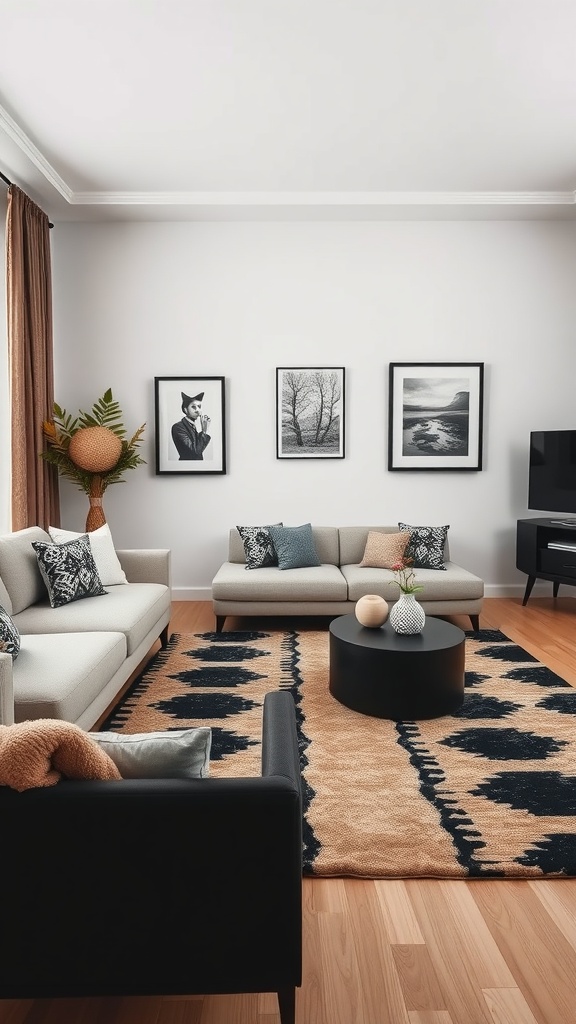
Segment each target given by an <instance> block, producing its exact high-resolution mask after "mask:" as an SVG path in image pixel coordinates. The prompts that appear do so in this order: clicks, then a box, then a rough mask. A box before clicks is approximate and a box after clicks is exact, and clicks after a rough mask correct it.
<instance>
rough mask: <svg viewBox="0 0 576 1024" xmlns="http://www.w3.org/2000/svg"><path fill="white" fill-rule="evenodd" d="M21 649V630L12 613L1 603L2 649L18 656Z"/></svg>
mask: <svg viewBox="0 0 576 1024" xmlns="http://www.w3.org/2000/svg"><path fill="white" fill-rule="evenodd" d="M19 650H20V631H19V629H18V626H17V625H16V624H15V623H14V622H13V621H12V619H11V617H10V615H8V612H7V611H6V609H5V608H3V607H2V605H1V604H0V651H2V652H3V653H4V654H11V655H12V657H13V658H17V657H18V652H19Z"/></svg>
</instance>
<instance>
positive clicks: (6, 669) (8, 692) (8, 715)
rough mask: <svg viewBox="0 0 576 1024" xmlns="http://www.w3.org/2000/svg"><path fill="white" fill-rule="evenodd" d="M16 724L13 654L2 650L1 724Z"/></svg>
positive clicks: (0, 682) (0, 679)
mask: <svg viewBox="0 0 576 1024" xmlns="http://www.w3.org/2000/svg"><path fill="white" fill-rule="evenodd" d="M13 724H14V687H13V683H12V655H11V654H5V653H4V652H3V651H0V725H13Z"/></svg>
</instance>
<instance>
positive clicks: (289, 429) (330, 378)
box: [276, 366, 345, 459]
mask: <svg viewBox="0 0 576 1024" xmlns="http://www.w3.org/2000/svg"><path fill="white" fill-rule="evenodd" d="M344 377H345V372H344V367H343V366H299V367H286V366H281V367H278V368H277V370H276V458H278V459H343V458H344Z"/></svg>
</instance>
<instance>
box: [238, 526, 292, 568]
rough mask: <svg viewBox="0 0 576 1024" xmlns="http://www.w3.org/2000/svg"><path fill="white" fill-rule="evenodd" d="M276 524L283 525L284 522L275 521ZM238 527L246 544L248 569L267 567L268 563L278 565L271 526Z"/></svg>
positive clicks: (245, 551) (245, 553) (245, 552)
mask: <svg viewBox="0 0 576 1024" xmlns="http://www.w3.org/2000/svg"><path fill="white" fill-rule="evenodd" d="M274 526H282V523H274ZM236 529H237V530H238V533H239V534H240V536H241V537H242V543H243V544H244V555H245V557H246V569H265V568H266V566H268V565H278V557H277V555H276V551H275V548H274V545H273V543H272V538H271V537H270V527H269V526H237V527H236Z"/></svg>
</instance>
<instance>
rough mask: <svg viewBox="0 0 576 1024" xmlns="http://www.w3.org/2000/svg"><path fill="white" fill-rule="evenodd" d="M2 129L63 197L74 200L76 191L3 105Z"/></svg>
mask: <svg viewBox="0 0 576 1024" xmlns="http://www.w3.org/2000/svg"><path fill="white" fill-rule="evenodd" d="M0 130H2V131H3V132H5V134H6V135H7V136H8V138H10V139H12V141H13V142H15V143H16V145H17V146H18V148H19V149H20V150H21V152H22V153H23V154H24V156H25V157H27V158H28V160H30V162H31V163H33V164H34V166H35V167H36V169H37V170H39V171H40V173H41V174H42V176H43V177H44V178H45V179H46V181H47V182H48V183H49V184H50V185H52V187H53V188H55V189H56V191H57V192H59V193H60V195H61V196H62V198H63V199H65V200H66V201H67V202H68V203H73V202H74V200H73V195H74V193H73V192H72V189H71V188H70V186H69V185H67V184H66V182H65V181H64V179H63V178H61V177H60V175H59V174H58V172H57V171H56V170H54V168H53V167H52V164H51V163H50V162H49V161H48V160H47V159H46V157H45V156H44V155H43V154H42V153H41V152H40V150H39V149H38V147H37V146H35V145H34V143H33V142H32V140H31V139H30V138H29V137H28V136H27V135H26V132H25V131H24V130H23V129H22V128H21V127H20V125H19V124H17V123H16V121H15V120H14V118H13V117H10V114H9V113H8V111H7V110H5V109H4V107H2V106H0Z"/></svg>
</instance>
